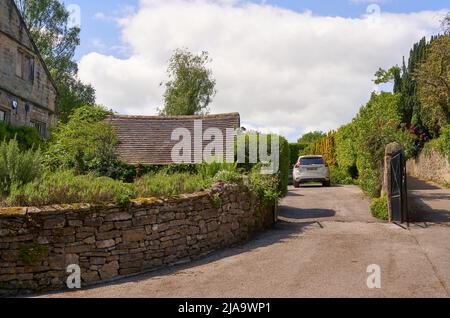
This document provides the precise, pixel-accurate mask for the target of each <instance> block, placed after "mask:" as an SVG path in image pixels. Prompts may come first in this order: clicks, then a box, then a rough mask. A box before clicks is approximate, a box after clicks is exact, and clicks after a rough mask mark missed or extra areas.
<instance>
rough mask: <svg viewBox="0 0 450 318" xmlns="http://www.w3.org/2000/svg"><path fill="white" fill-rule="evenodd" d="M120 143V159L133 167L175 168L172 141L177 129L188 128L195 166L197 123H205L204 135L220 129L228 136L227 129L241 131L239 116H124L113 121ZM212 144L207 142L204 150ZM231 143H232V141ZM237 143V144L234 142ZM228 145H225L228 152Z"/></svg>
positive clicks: (112, 118)
mask: <svg viewBox="0 0 450 318" xmlns="http://www.w3.org/2000/svg"><path fill="white" fill-rule="evenodd" d="M109 120H110V122H111V124H112V126H113V127H114V128H115V129H116V132H117V136H118V139H119V146H118V149H117V151H118V155H119V158H120V159H121V160H123V161H125V162H127V163H129V164H138V163H141V164H161V165H164V164H171V163H173V161H172V157H171V153H172V149H173V147H174V146H175V145H176V144H178V143H179V140H172V132H173V131H174V130H175V129H176V128H186V129H188V130H189V132H190V134H191V149H192V156H191V162H194V149H195V147H194V122H195V121H196V120H201V122H202V130H203V133H204V132H205V131H206V130H207V129H208V128H218V129H220V131H221V132H222V135H223V136H224V137H225V136H226V129H227V128H231V129H237V128H239V127H240V116H239V113H230V114H218V115H206V116H121V115H116V116H112V117H110V118H109ZM224 139H225V138H224ZM210 142H211V141H203V148H204V147H205V145H207V144H209V143H210ZM228 142H230V141H228ZM231 142H233V140H231ZM225 150H226V144H225V141H224V152H225Z"/></svg>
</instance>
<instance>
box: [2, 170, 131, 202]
mask: <svg viewBox="0 0 450 318" xmlns="http://www.w3.org/2000/svg"><path fill="white" fill-rule="evenodd" d="M132 197H133V189H132V185H131V184H126V183H123V182H121V181H116V180H113V179H110V178H107V177H100V178H98V177H96V176H95V175H93V174H88V175H81V176H76V175H75V174H74V172H73V171H70V170H66V171H56V172H51V173H50V172H47V173H45V174H44V175H43V176H42V177H41V178H38V179H35V180H34V181H32V182H30V183H28V184H26V185H24V186H18V185H17V184H14V185H13V187H12V190H11V194H10V196H9V197H8V199H7V202H8V204H9V205H22V206H43V205H51V204H72V203H105V202H115V203H118V204H126V203H128V202H129V201H130V199H131V198H132Z"/></svg>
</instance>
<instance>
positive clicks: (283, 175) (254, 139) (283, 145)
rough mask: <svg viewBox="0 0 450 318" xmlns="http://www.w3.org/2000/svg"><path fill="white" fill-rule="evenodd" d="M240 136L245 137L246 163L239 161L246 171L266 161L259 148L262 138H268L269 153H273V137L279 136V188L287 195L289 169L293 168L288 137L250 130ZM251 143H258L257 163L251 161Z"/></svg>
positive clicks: (282, 193) (283, 194)
mask: <svg viewBox="0 0 450 318" xmlns="http://www.w3.org/2000/svg"><path fill="white" fill-rule="evenodd" d="M238 138H243V140H245V163H239V167H240V168H243V169H244V170H245V171H251V170H252V169H253V167H255V165H256V164H259V163H264V162H263V161H264V160H263V159H264V158H261V156H260V149H259V147H260V140H261V138H266V140H267V153H268V154H272V138H278V145H279V149H278V150H279V153H278V158H279V162H278V164H279V167H278V172H277V178H278V190H279V192H280V193H281V195H282V196H285V195H286V194H287V187H288V178H289V171H290V170H291V168H292V167H291V166H290V160H291V154H290V147H289V143H288V141H287V140H286V138H284V137H282V136H279V135H276V134H261V133H258V132H248V133H246V134H244V135H240V136H239V137H238ZM250 144H256V145H257V150H256V155H257V158H256V159H257V160H256V161H257V163H250V153H249V152H250ZM259 167H261V165H259Z"/></svg>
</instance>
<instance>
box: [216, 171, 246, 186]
mask: <svg viewBox="0 0 450 318" xmlns="http://www.w3.org/2000/svg"><path fill="white" fill-rule="evenodd" d="M242 180H243V179H242V174H241V173H239V172H237V171H229V170H221V171H219V172H217V174H216V175H215V176H214V181H221V182H225V183H235V184H239V183H242Z"/></svg>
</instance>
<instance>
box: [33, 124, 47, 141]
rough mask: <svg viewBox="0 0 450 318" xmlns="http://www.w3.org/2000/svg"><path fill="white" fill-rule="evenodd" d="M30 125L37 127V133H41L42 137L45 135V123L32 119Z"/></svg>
mask: <svg viewBox="0 0 450 318" xmlns="http://www.w3.org/2000/svg"><path fill="white" fill-rule="evenodd" d="M30 124H31V127H34V128H36V129H37V131H38V132H39V134H41V136H42V137H45V136H46V134H47V124H46V123H43V122H39V121H32V122H31V123H30Z"/></svg>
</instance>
